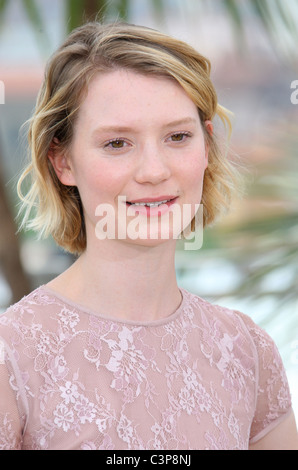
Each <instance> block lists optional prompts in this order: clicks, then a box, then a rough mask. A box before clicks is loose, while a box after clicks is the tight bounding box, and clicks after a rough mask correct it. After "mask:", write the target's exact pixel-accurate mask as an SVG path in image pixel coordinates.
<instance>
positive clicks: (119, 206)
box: [51, 70, 212, 245]
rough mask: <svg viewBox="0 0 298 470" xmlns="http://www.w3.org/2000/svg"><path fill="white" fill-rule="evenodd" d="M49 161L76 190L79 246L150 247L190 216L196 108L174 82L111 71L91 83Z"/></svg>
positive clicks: (197, 196) (199, 151)
mask: <svg viewBox="0 0 298 470" xmlns="http://www.w3.org/2000/svg"><path fill="white" fill-rule="evenodd" d="M206 126H207V130H208V131H209V132H212V124H211V123H210V122H206ZM59 158H60V159H59ZM51 160H52V162H53V164H54V167H55V168H56V172H57V174H58V176H59V178H60V181H61V182H62V183H64V184H66V185H76V186H77V187H78V190H79V193H80V196H81V200H82V204H83V208H84V214H85V223H86V231H87V245H88V243H90V239H91V238H92V239H94V240H96V237H97V238H100V237H102V239H103V238H104V235H103V234H104V233H105V232H106V233H107V234H108V232H109V236H106V237H107V238H113V233H114V237H115V239H119V238H120V239H122V240H125V242H129V243H138V244H145V245H146V244H147V245H148V244H151V245H152V243H153V244H156V243H160V240H161V238H162V239H172V238H173V237H174V238H177V236H176V235H177V233H176V232H179V233H180V232H181V227H180V229H179V228H177V221H179V223H180V222H181V223H182V224H183V226H184V227H185V226H186V225H188V224H189V223H190V221H191V219H192V218H193V216H194V215H195V212H196V209H197V207H198V206H197V207H196V204H197V205H198V204H200V201H201V195H202V185H203V176H204V171H205V168H206V167H207V163H208V149H207V148H206V146H205V141H204V134H203V130H202V126H201V122H200V118H199V114H198V110H197V108H196V106H195V104H194V103H193V102H192V100H191V99H190V98H189V97H188V95H187V94H186V93H185V91H184V90H183V88H182V87H181V86H180V85H179V84H178V83H177V82H175V81H174V80H171V79H167V78H159V77H156V76H150V75H147V76H145V75H141V74H138V73H135V72H132V71H127V70H116V71H112V72H110V73H106V74H101V75H97V76H95V77H94V78H93V79H92V81H91V82H90V85H89V88H88V94H87V96H86V97H85V99H84V100H83V102H82V104H81V107H80V110H79V113H78V117H77V121H76V124H75V128H74V137H73V141H72V144H71V146H70V148H69V151H68V153H67V157H66V158H65V156H64V157H62V156H60V157H58V158H56V159H51ZM174 208H176V209H177V210H176V215H173V214H174V213H175V211H174ZM184 208H187V211H186V210H184ZM179 211H180V212H181V214H180V215H179ZM183 211H184V216H183V215H182V214H183ZM177 214H178V215H177ZM183 217H184V219H183ZM113 218H114V222H113V221H112V219H113ZM174 219H175V223H174ZM182 220H183V222H182ZM179 223H178V225H179ZM175 224H176V225H175ZM108 225H110V226H109V227H108ZM113 225H114V227H113ZM113 228H115V231H114V232H113ZM129 228H130V232H129ZM162 230H163V232H162ZM133 232H134V233H135V234H139V236H137V237H134V236H133ZM100 233H101V235H100ZM162 233H163V234H165V235H164V236H162ZM167 234H168V236H167ZM88 238H89V239H88ZM135 238H137V239H135Z"/></svg>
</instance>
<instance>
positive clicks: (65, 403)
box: [0, 286, 291, 450]
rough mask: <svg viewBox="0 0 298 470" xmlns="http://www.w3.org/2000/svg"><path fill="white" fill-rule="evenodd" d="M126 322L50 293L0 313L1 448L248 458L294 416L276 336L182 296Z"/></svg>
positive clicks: (233, 314)
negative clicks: (240, 453)
mask: <svg viewBox="0 0 298 470" xmlns="http://www.w3.org/2000/svg"><path fill="white" fill-rule="evenodd" d="M181 293H182V295H183V300H182V303H181V305H180V307H179V308H178V309H177V310H176V312H175V313H173V314H172V315H171V316H169V317H167V318H164V319H162V320H159V321H155V322H147V323H144V322H142V323H141V322H140V323H138V322H130V321H117V320H110V319H108V318H105V317H104V316H103V315H100V314H96V313H94V312H91V311H88V310H86V309H85V308H84V307H82V306H79V305H76V304H74V303H72V302H71V301H69V300H67V299H64V298H63V297H62V296H60V295H57V294H55V293H54V292H52V291H51V290H50V289H49V288H48V287H46V286H41V287H39V288H38V289H36V290H35V291H34V292H32V293H31V294H30V295H29V296H27V297H25V298H24V299H22V300H21V301H20V302H18V303H17V304H15V305H13V306H12V307H10V308H9V309H8V310H7V312H5V313H4V314H2V315H0V381H1V382H0V383H1V391H0V449H33V450H40V449H50V450H54V449H64V450H66V449H86V450H87V449H109V450H112V449H116V450H120V449H144V450H145V449H159V450H161V449H179V450H182V449H248V446H249V442H256V441H257V440H258V439H260V438H261V437H263V436H264V435H265V434H266V433H268V432H269V431H270V430H271V429H273V428H274V427H275V426H276V425H277V424H278V423H280V422H281V421H282V420H283V419H284V418H285V417H286V416H287V415H288V414H289V413H290V411H291V400H290V394H289V388H288V383H287V379H286V376H285V371H284V368H283V365H282V362H281V359H280V356H279V354H278V352H277V349H276V347H275V345H274V343H273V341H272V339H271V338H270V337H269V336H268V335H267V334H266V333H265V332H264V331H263V330H262V329H261V328H259V327H258V326H256V325H255V324H254V323H253V321H252V320H251V319H250V318H249V317H247V316H245V315H243V314H241V313H239V312H237V311H232V310H228V309H226V308H222V307H219V306H216V305H212V304H210V303H208V302H207V301H205V300H203V299H201V298H199V297H197V296H196V295H193V294H190V293H189V292H187V291H185V290H184V289H181Z"/></svg>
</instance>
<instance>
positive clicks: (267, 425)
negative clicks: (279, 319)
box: [242, 315, 291, 443]
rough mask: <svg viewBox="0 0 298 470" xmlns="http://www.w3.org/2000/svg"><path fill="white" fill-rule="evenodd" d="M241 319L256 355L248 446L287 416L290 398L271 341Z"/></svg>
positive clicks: (246, 318) (257, 328)
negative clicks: (254, 403) (252, 407)
mask: <svg viewBox="0 0 298 470" xmlns="http://www.w3.org/2000/svg"><path fill="white" fill-rule="evenodd" d="M243 317H244V318H245V323H246V326H247V328H248V330H249V333H250V336H251V337H252V339H253V342H254V345H255V347H256V355H257V374H256V375H257V377H256V407H255V414H254V419H253V422H252V426H251V433H250V443H254V442H257V441H258V440H259V439H261V438H262V437H264V436H265V435H266V434H267V433H268V432H269V431H271V430H272V429H274V427H275V426H277V425H278V424H279V423H280V422H281V421H282V420H283V419H285V418H286V416H288V414H289V413H290V412H291V396H290V390H289V384H288V380H287V377H286V373H285V369H284V366H283V363H282V359H281V357H280V354H279V352H278V349H277V347H276V345H275V343H274V341H273V340H272V338H271V337H270V336H269V335H268V334H267V333H266V332H265V331H264V330H263V329H262V328H260V327H259V326H257V325H256V324H255V323H254V322H253V321H252V320H251V319H250V318H249V317H247V316H245V315H242V318H243ZM244 318H243V319H244Z"/></svg>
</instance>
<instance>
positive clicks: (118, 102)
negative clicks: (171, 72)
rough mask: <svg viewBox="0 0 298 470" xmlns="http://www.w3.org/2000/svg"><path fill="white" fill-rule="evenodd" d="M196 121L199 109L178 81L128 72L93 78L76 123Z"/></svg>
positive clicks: (123, 71) (115, 72)
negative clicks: (194, 119)
mask: <svg viewBox="0 0 298 470" xmlns="http://www.w3.org/2000/svg"><path fill="white" fill-rule="evenodd" d="M182 117H183V118H185V117H193V118H197V119H198V110H197V107H196V105H195V104H194V103H193V101H192V100H191V99H190V98H189V96H188V95H187V93H186V92H185V91H184V89H183V88H182V87H181V85H179V83H178V82H177V81H175V80H174V79H172V78H170V77H169V78H168V77H161V76H156V75H149V76H145V75H142V74H139V73H136V72H133V71H129V70H124V69H120V70H115V71H112V72H108V73H104V74H102V73H100V74H97V75H95V76H94V77H93V78H92V80H91V81H90V83H89V86H88V91H87V94H86V96H85V98H84V99H83V101H82V103H81V106H80V110H79V116H78V120H79V121H80V122H81V123H82V122H83V121H88V125H89V126H90V125H92V124H93V123H94V124H95V123H96V124H98V122H99V121H100V122H101V123H103V124H109V122H110V121H111V123H113V124H114V122H115V120H116V121H117V122H121V124H123V125H126V124H127V125H130V124H131V123H133V122H139V123H141V122H144V123H145V122H148V121H150V122H152V120H155V121H160V122H162V121H164V120H169V119H170V120H171V121H174V120H179V119H181V118H182Z"/></svg>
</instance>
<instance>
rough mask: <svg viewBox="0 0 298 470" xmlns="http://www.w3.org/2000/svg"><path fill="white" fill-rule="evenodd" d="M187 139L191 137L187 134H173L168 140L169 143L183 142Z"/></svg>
mask: <svg viewBox="0 0 298 470" xmlns="http://www.w3.org/2000/svg"><path fill="white" fill-rule="evenodd" d="M189 137H191V134H190V133H189V132H175V134H172V135H171V136H170V140H171V142H185V140H187V138H189Z"/></svg>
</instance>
